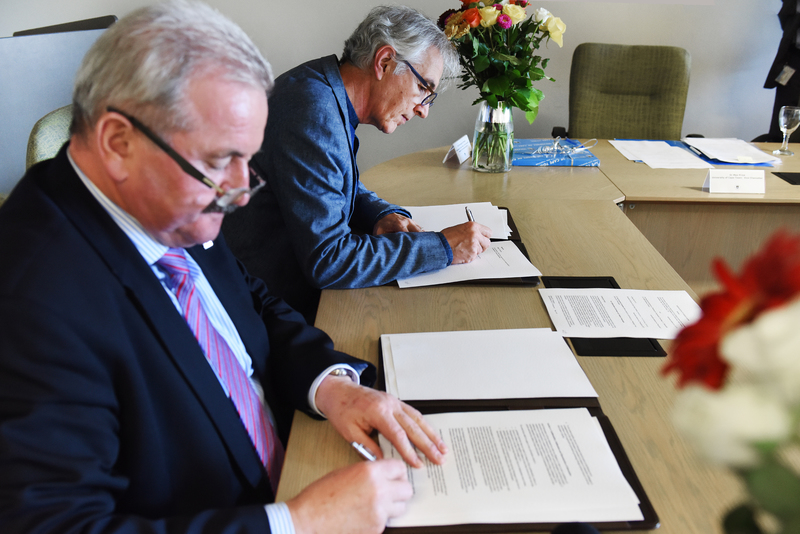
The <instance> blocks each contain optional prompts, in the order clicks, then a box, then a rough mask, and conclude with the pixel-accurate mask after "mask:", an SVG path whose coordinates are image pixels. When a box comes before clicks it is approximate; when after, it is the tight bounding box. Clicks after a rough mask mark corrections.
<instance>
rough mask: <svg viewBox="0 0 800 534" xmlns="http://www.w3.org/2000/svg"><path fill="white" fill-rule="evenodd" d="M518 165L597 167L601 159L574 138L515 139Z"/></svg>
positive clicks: (515, 153) (514, 163) (514, 156)
mask: <svg viewBox="0 0 800 534" xmlns="http://www.w3.org/2000/svg"><path fill="white" fill-rule="evenodd" d="M511 163H512V164H513V165H514V166H516V167H597V166H598V165H600V159H599V158H598V157H597V156H595V155H594V154H592V153H591V152H590V151H589V149H588V148H585V147H584V146H583V144H582V143H581V142H580V141H574V140H572V139H514V155H513V156H512V158H511Z"/></svg>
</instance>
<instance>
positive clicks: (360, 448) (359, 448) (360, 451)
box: [350, 441, 377, 462]
mask: <svg viewBox="0 0 800 534" xmlns="http://www.w3.org/2000/svg"><path fill="white" fill-rule="evenodd" d="M350 445H352V446H353V448H354V449H355V450H357V451H358V454H360V455H361V456H362V458H364V459H365V460H369V461H370V462H374V461H375V460H377V458H375V455H374V454H372V453H371V452H369V450H367V448H366V447H364V446H363V445H362V444H360V443H358V442H357V441H353V442H352V443H350Z"/></svg>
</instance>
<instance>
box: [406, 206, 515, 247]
mask: <svg viewBox="0 0 800 534" xmlns="http://www.w3.org/2000/svg"><path fill="white" fill-rule="evenodd" d="M404 207H405V209H406V210H408V211H409V213H411V218H412V219H414V222H416V223H417V224H419V225H420V226H422V228H424V229H425V230H427V231H429V232H441V231H442V230H444V229H445V228H450V227H451V226H457V225H459V224H463V223H465V222H467V213H466V210H465V208H469V209H470V210H472V215H473V216H474V217H475V222H479V223H481V224H482V225H484V226H488V227H489V228H491V229H492V239H508V238H509V236H510V235H511V229H510V228H509V227H508V210H504V209H500V208H498V207H497V206H493V205H492V203H491V202H470V203H467V204H445V205H441V206H404Z"/></svg>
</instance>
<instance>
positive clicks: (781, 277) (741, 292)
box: [662, 230, 800, 389]
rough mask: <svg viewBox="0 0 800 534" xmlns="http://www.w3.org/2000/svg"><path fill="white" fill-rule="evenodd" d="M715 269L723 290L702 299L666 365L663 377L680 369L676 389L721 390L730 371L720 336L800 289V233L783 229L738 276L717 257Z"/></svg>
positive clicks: (749, 261)
mask: <svg viewBox="0 0 800 534" xmlns="http://www.w3.org/2000/svg"><path fill="white" fill-rule="evenodd" d="M712 268H713V271H714V275H715V276H716V278H717V279H718V280H719V282H720V283H721V284H722V286H723V289H722V290H720V291H718V292H716V293H711V294H709V295H707V296H705V297H703V298H702V299H701V301H700V308H702V310H703V315H702V317H701V318H700V319H699V320H698V321H697V322H696V323H694V324H692V325H689V326H687V327H686V328H684V329H683V330H682V331H681V332H680V333H679V334H678V336H677V337H676V338H675V342H674V344H673V347H672V351H671V357H670V359H669V360H668V361H667V363H666V365H665V366H664V368H663V369H662V373H663V374H665V375H666V374H669V373H670V372H672V371H675V372H677V373H678V384H677V385H678V387H683V386H685V385H687V384H689V383H700V384H703V385H705V386H706V387H708V388H710V389H720V388H721V387H722V385H723V384H724V383H725V379H726V377H727V375H728V371H729V369H730V366H729V364H728V363H727V362H726V361H725V360H723V359H722V357H721V356H720V352H719V343H720V340H721V339H722V338H723V337H724V336H725V335H726V334H727V333H728V332H730V331H731V330H734V329H736V328H738V327H739V326H741V325H743V324H747V323H750V322H752V321H753V320H754V319H755V318H756V317H757V316H758V315H759V314H761V313H762V312H764V311H766V310H769V309H771V308H775V307H778V306H782V305H783V304H785V303H786V302H787V301H789V300H792V299H793V298H794V297H795V296H797V295H798V293H800V235H790V234H789V233H788V232H786V231H785V230H779V231H778V232H776V233H775V234H773V235H772V237H770V238H769V240H767V242H766V244H765V245H764V246H763V247H762V249H761V250H760V251H758V252H757V253H756V254H755V255H753V256H752V257H750V258H749V259H748V260H747V261H746V262H745V263H744V266H743V268H742V272H741V274H740V275H738V276H737V275H736V274H734V273H733V272H732V271H731V270H730V268H729V267H728V265H727V264H726V263H725V262H724V261H723V260H721V259H719V258H717V259H715V260H714V262H713V265H712ZM798 328H800V325H798Z"/></svg>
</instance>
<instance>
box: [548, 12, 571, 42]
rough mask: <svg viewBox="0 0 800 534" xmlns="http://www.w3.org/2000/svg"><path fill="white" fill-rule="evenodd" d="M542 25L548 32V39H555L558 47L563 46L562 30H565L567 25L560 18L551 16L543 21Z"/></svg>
mask: <svg viewBox="0 0 800 534" xmlns="http://www.w3.org/2000/svg"><path fill="white" fill-rule="evenodd" d="M544 26H545V28H546V29H547V33H549V34H550V39H552V40H553V41H555V42H556V44H557V45H558V46H559V47H561V46H564V32H565V31H567V25H566V24H564V23H563V22H562V21H561V19H560V18H558V17H552V16H551V17H550V18H548V19H547V20H545V21H544Z"/></svg>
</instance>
